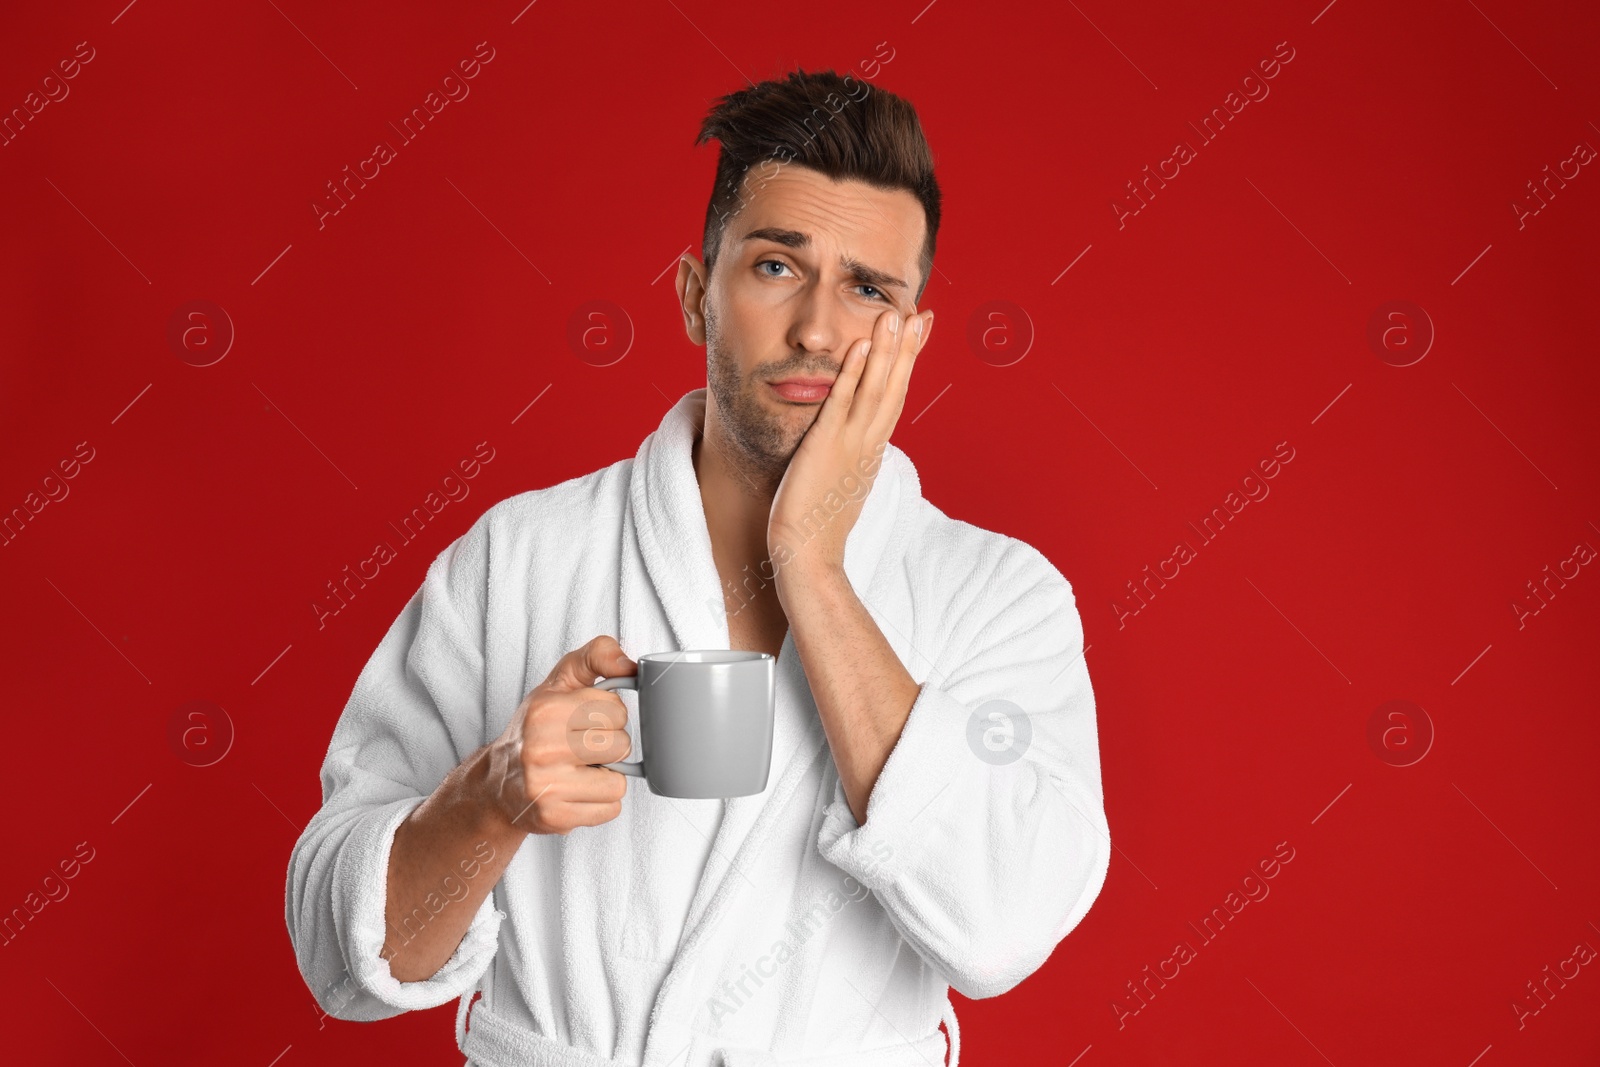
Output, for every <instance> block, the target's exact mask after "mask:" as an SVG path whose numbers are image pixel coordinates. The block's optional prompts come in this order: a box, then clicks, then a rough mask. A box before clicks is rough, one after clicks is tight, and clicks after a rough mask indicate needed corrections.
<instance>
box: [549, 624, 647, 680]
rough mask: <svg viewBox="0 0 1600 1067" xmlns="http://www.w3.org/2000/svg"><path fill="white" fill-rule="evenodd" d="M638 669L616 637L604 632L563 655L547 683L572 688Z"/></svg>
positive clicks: (625, 674) (621, 675)
mask: <svg viewBox="0 0 1600 1067" xmlns="http://www.w3.org/2000/svg"><path fill="white" fill-rule="evenodd" d="M638 669H639V665H638V664H637V663H635V662H634V661H633V660H631V659H629V658H628V655H627V653H625V652H623V651H622V645H620V644H619V643H618V642H617V639H616V638H615V637H612V636H611V635H610V634H600V635H599V636H597V637H594V638H591V639H590V640H589V641H588V642H587V643H585V644H583V645H581V646H580V647H578V648H575V649H573V650H572V651H571V652H568V653H567V654H566V655H565V656H562V657H561V659H560V661H559V662H558V663H556V665H555V668H554V669H553V670H552V671H551V672H550V676H549V677H548V678H546V679H545V684H546V685H549V686H552V687H554V688H556V689H560V690H563V691H570V690H573V689H582V688H585V687H586V686H591V685H593V684H594V683H595V681H596V680H597V679H599V678H621V677H625V676H627V675H630V674H633V673H634V672H635V671H637V670H638Z"/></svg>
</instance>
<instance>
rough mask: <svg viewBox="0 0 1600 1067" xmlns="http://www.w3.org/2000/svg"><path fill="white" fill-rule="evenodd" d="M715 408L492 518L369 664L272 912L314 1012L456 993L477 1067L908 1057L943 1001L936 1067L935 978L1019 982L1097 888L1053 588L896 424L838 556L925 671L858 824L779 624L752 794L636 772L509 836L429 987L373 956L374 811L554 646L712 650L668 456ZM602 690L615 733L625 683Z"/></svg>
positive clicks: (922, 1048) (499, 722)
mask: <svg viewBox="0 0 1600 1067" xmlns="http://www.w3.org/2000/svg"><path fill="white" fill-rule="evenodd" d="M705 405H706V391H705V389H703V388H701V389H696V390H693V391H691V392H690V393H688V394H687V395H685V396H684V397H683V398H682V399H680V400H679V401H678V402H677V404H675V405H674V406H673V407H672V409H671V410H670V411H668V412H667V414H666V416H665V418H664V419H663V420H662V422H661V425H660V426H659V427H658V428H657V429H656V430H655V431H654V432H652V433H651V434H649V435H648V436H647V437H646V438H645V440H644V442H643V444H642V445H641V446H640V448H639V451H638V454H637V455H636V456H635V457H634V458H633V459H631V460H622V461H619V462H617V463H615V464H612V465H611V466H609V467H606V468H604V469H601V470H599V471H595V472H594V473H592V474H589V475H586V476H582V477H578V478H573V479H570V480H568V481H565V482H562V483H560V484H558V485H554V486H550V487H548V488H544V489H539V490H534V491H530V492H526V493H522V494H519V495H516V496H513V497H509V498H507V499H505V500H502V501H500V502H499V503H497V504H495V505H494V506H493V507H491V508H489V509H488V510H487V511H486V512H485V513H484V514H483V515H482V516H481V517H480V518H479V519H478V520H477V521H476V522H475V523H474V524H473V525H472V527H471V528H470V529H469V530H467V532H466V533H464V534H463V535H462V536H461V537H460V538H459V539H458V540H456V541H455V542H454V543H452V544H451V545H450V546H449V547H447V548H446V549H445V550H444V551H443V552H441V553H440V554H439V556H438V557H437V558H436V559H435V560H434V561H433V563H432V564H431V566H430V567H429V568H428V572H427V575H426V577H425V578H424V579H423V582H422V585H421V588H420V589H418V590H417V592H416V593H415V594H414V595H413V596H412V597H411V599H410V601H409V602H408V603H407V604H406V606H405V608H404V609H403V610H402V611H401V612H400V615H399V617H398V618H397V619H396V620H395V621H394V623H393V625H392V626H391V627H390V629H389V631H388V632H387V634H386V635H385V636H384V638H383V640H382V641H381V642H380V643H379V645H378V648H377V650H376V651H375V652H374V653H373V655H372V657H371V659H370V660H369V661H368V662H367V664H366V666H365V667H364V668H363V670H362V671H361V673H360V676H359V677H358V678H357V680H356V683H355V687H354V689H353V691H352V692H351V694H350V699H349V701H348V703H347V705H346V706H345V709H344V712H343V714H342V715H341V716H340V718H339V721H338V724H337V726H336V727H335V729H334V732H333V738H332V741H331V743H330V745H329V748H328V753H327V757H326V759H325V761H324V763H323V766H322V787H323V804H322V808H321V809H320V810H319V811H318V812H317V814H316V816H315V817H314V818H313V819H312V820H311V823H310V824H309V825H308V826H307V827H306V829H305V831H304V833H303V834H302V835H301V836H300V839H299V841H298V842H297V844H296V846H295V849H294V853H293V856H292V858H291V860H290V864H289V873H288V885H287V892H286V901H285V910H286V918H287V922H288V926H289V932H290V936H291V939H292V941H293V943H294V948H295V954H296V957H297V959H298V962H299V965H300V970H301V973H302V975H303V976H304V977H305V980H306V982H307V984H308V986H309V987H310V989H311V991H312V993H313V994H314V995H315V996H316V998H317V1000H318V1002H319V1003H320V1004H321V1005H322V1006H323V1008H324V1009H325V1010H326V1011H328V1012H329V1013H330V1014H332V1015H334V1016H336V1017H338V1018H343V1019H354V1020H375V1019H383V1018H387V1017H389V1016H393V1015H397V1014H399V1013H401V1012H404V1011H409V1010H413V1009H418V1008H430V1007H434V1006H436V1005H440V1004H444V1003H446V1002H448V1001H450V1000H454V999H457V998H460V1002H461V1003H460V1008H459V1010H458V1012H457V1041H458V1044H459V1046H460V1048H461V1049H462V1051H463V1052H464V1053H465V1054H466V1055H467V1056H468V1057H469V1061H470V1063H471V1064H474V1065H478V1067H512V1065H513V1064H515V1065H519V1067H521V1065H528V1064H551V1065H558V1064H559V1065H563V1067H565V1065H583V1067H612V1065H624V1064H626V1065H644V1067H667V1065H668V1064H672V1065H674V1067H677V1065H685V1067H719V1065H720V1067H787V1065H802V1064H804V1065H811V1064H817V1065H821V1064H824V1063H826V1064H832V1065H844V1067H898V1065H900V1064H905V1065H907V1067H912V1065H921V1067H925V1065H927V1064H929V1063H939V1062H940V1061H941V1060H942V1059H943V1057H944V1053H945V1050H946V1042H945V1037H944V1036H943V1035H941V1034H940V1032H939V1029H938V1027H939V1024H940V1022H941V1021H942V1022H943V1023H944V1024H945V1030H946V1031H947V1032H948V1034H949V1038H950V1046H951V1047H950V1049H949V1051H950V1065H951V1067H956V1064H957V1063H958V1061H959V1056H960V1036H959V1030H958V1028H957V1024H956V1019H955V1014H954V1010H953V1009H952V1007H951V1005H950V1001H949V997H948V990H949V989H950V988H954V989H956V990H957V991H958V992H960V993H961V994H962V995H963V996H966V997H969V998H982V997H993V996H998V995H1000V994H1002V993H1004V992H1006V991H1007V990H1009V989H1011V988H1012V987H1013V986H1015V985H1016V984H1017V983H1019V982H1020V981H1022V980H1023V979H1024V978H1025V977H1027V976H1028V975H1029V974H1031V973H1033V972H1034V971H1035V970H1037V969H1038V968H1039V967H1040V966H1041V965H1042V964H1043V963H1044V961H1045V960H1046V959H1047V958H1048V957H1049V956H1050V955H1051V953H1052V951H1053V950H1054V949H1055V947H1056V945H1057V944H1058V943H1059V942H1060V941H1061V940H1062V939H1063V938H1064V937H1065V936H1066V935H1067V933H1068V932H1069V931H1071V930H1072V929H1073V927H1075V926H1076V925H1077V924H1078V922H1079V921H1080V920H1081V919H1082V918H1083V917H1084V915H1085V913H1086V912H1087V911H1088V910H1089V907H1090V905H1091V904H1092V903H1093V902H1094V899H1095V897H1096V896H1097V895H1098V894H1099V891H1100V888H1101V886H1102V884H1103V883H1104V880H1105V875H1106V868H1107V865H1108V863H1109V861H1110V849H1111V843H1110V835H1109V831H1108V828H1107V825H1106V819H1105V813H1104V808H1103V801H1102V791H1101V778H1100V760H1099V746H1098V738H1097V735H1096V729H1095V704H1094V694H1093V692H1092V690H1091V688H1090V682H1089V674H1088V668H1087V666H1086V664H1085V662H1084V659H1083V655H1082V652H1083V630H1082V625H1081V622H1080V619H1079V616H1078V612H1077V607H1076V603H1075V600H1074V597H1073V593H1072V588H1071V586H1070V585H1069V584H1068V582H1067V580H1066V579H1065V578H1064V577H1063V576H1062V575H1061V573H1060V572H1059V571H1058V570H1057V569H1056V568H1055V567H1054V566H1053V565H1052V564H1051V563H1050V562H1049V561H1048V560H1047V559H1045V557H1044V556H1043V555H1041V554H1040V553H1039V552H1038V551H1037V550H1035V549H1033V548H1032V547H1030V546H1029V545H1027V544H1025V543H1023V542H1021V541H1018V540H1016V539H1014V538H1011V537H1007V536H1005V535H1002V534H998V533H993V532H990V531H987V530H983V529H980V528H978V527H975V526H972V525H970V524H968V523H965V522H961V521H959V520H955V519H952V518H949V517H947V516H946V515H945V514H944V513H943V512H941V511H940V510H939V509H938V508H936V507H934V506H933V505H932V504H931V503H929V502H928V501H927V500H925V499H924V498H923V497H922V492H921V483H920V481H919V479H918V477H917V472H916V469H915V468H914V467H913V466H912V464H911V461H910V460H909V459H908V458H907V457H906V455H905V454H904V453H903V452H902V451H901V450H900V449H899V448H897V447H895V446H894V445H893V444H891V445H889V446H888V448H887V450H886V452H885V455H884V457H883V461H882V464H881V467H880V470H879V473H878V476H877V478H876V481H875V482H874V484H873V486H872V489H871V492H870V493H869V495H868V496H867V498H866V500H865V502H864V503H863V506H862V511H861V514H860V515H859V517H858V519H857V521H856V524H855V525H854V526H853V527H852V529H851V531H850V533H849V536H848V538H847V541H846V548H845V559H844V567H845V573H846V575H847V577H848V578H849V580H850V582H851V585H852V587H853V588H854V589H855V590H856V592H857V594H858V595H859V596H860V597H861V600H862V602H863V603H864V604H866V605H867V607H868V609H869V611H870V612H871V614H872V616H873V618H874V620H875V621H876V622H877V624H878V626H879V628H880V629H881V630H882V632H883V634H884V636H885V637H886V639H887V640H888V642H889V644H890V645H891V646H892V648H893V649H894V652H895V654H896V655H897V656H898V657H899V659H900V661H901V663H903V664H904V665H905V668H906V670H907V672H908V673H909V674H910V675H911V676H912V677H913V678H914V679H915V680H916V681H917V682H918V684H919V686H920V688H919V691H918V695H917V698H916V702H915V703H914V704H913V706H912V708H911V712H910V717H909V718H908V719H907V721H906V723H905V727H904V729H903V730H902V732H901V735H900V737H899V739H898V741H897V743H896V745H895V747H894V749H893V751H892V752H891V753H890V756H889V759H888V762H887V763H886V764H885V766H884V768H883V770H882V772H881V774H880V776H879V778H878V781H877V782H876V784H875V786H874V788H873V790H872V793H871V797H870V799H869V802H868V806H867V818H866V822H865V823H864V824H861V825H858V824H857V822H856V820H855V817H854V816H853V815H852V813H851V811H850V808H849V805H848V803H847V802H846V799H845V795H844V788H843V786H842V785H841V784H840V781H839V776H838V772H837V769H836V767H835V765H834V761H833V759H832V754H831V752H830V750H829V748H828V744H827V739H826V737H825V735H824V733H823V730H822V724H821V720H820V718H819V716H818V712H817V706H816V703H815V702H814V700H813V698H812V694H811V690H810V688H809V686H808V684H807V681H806V675H805V672H804V670H803V669H802V664H801V661H800V658H799V655H798V653H797V652H796V650H795V646H794V642H793V638H792V635H791V636H790V637H788V638H786V639H785V641H784V644H783V647H782V650H781V653H780V654H779V656H778V661H777V711H776V715H777V718H776V721H775V724H774V750H773V761H772V774H771V777H770V778H769V780H768V784H767V788H766V790H765V791H764V792H762V793H760V794H758V795H754V796H748V797H738V798H734V799H731V800H677V799H671V798H667V797H661V796H657V795H656V794H654V793H652V792H651V791H650V790H649V788H648V786H647V785H645V784H644V783H643V781H642V780H630V782H629V785H628V794H627V796H626V798H625V799H624V801H623V804H622V813H621V814H620V815H619V816H618V817H617V818H616V819H614V820H612V821H611V822H608V823H606V824H604V825H601V826H597V827H583V828H579V829H577V830H575V831H574V832H573V833H571V834H570V835H566V836H561V835H530V836H529V837H527V838H526V839H525V840H524V841H523V843H522V844H521V846H520V847H519V848H518V850H517V853H516V855H515V857H514V858H513V859H512V861H511V863H510V866H509V867H508V868H507V869H506V871H505V874H504V876H503V877H502V879H501V881H500V883H499V884H498V885H497V886H496V887H495V889H494V891H493V893H492V894H491V895H490V896H489V897H488V898H487V899H486V900H485V901H484V902H483V905H482V907H481V908H480V909H479V910H478V912H477V914H476V915H475V917H474V919H473V921H472V924H471V927H470V929H468V931H467V933H466V936H465V937H464V938H463V939H462V941H461V944H460V946H459V947H458V948H457V949H456V951H455V954H454V955H453V956H452V957H451V958H450V959H449V961H448V962H446V963H445V964H444V965H443V966H442V967H441V968H440V969H439V971H438V972H437V973H436V974H435V975H434V976H433V977H431V978H429V979H426V980H424V981H417V982H400V981H397V980H396V979H395V978H394V977H393V975H392V974H391V973H390V971H389V965H388V963H387V962H386V961H385V960H383V959H381V958H380V957H379V955H378V952H379V950H380V949H381V948H382V945H383V942H384V933H385V928H384V919H385V915H384V905H385V881H386V872H387V867H388V855H389V848H390V845H391V843H392V841H393V837H394V832H395V829H396V828H397V827H398V826H399V824H400V823H401V822H402V821H404V819H405V818H406V817H407V816H408V815H409V814H410V813H411V811H412V810H413V809H414V808H415V807H416V806H417V805H418V804H420V803H421V802H422V800H423V799H424V798H425V797H426V796H427V795H428V794H429V793H431V792H432V791H433V789H434V788H435V787H437V785H438V784H439V782H440V781H441V780H442V779H443V778H444V776H445V775H446V774H447V773H448V772H449V771H450V770H451V769H452V768H454V767H455V766H456V765H457V764H458V763H460V762H461V761H462V760H463V759H465V758H466V757H467V756H468V755H470V754H471V753H472V752H473V751H474V750H476V749H477V748H479V747H480V746H482V745H484V744H486V743H488V742H489V741H491V740H492V739H494V738H495V737H496V736H497V735H498V734H499V733H500V732H501V731H502V730H503V729H504V727H505V724H506V723H507V721H508V720H509V719H510V716H511V715H512V713H513V712H514V710H515V709H516V707H517V706H518V704H519V703H520V702H521V701H522V699H523V697H524V696H525V695H526V694H527V693H528V692H529V691H530V690H531V689H533V688H534V687H535V686H537V685H538V684H540V683H541V682H543V680H544V679H545V677H546V676H547V674H548V673H549V671H550V670H551V668H552V667H554V666H555V664H556V661H557V660H559V659H560V658H561V657H562V656H563V655H564V654H566V653H567V652H568V651H570V650H572V649H574V648H577V647H579V646H580V645H582V644H584V643H585V642H586V641H588V640H589V639H591V638H592V637H594V636H596V635H597V634H613V635H615V636H616V637H617V638H618V640H619V641H620V643H621V645H622V648H623V650H624V651H625V652H627V653H628V654H629V655H630V656H632V657H634V658H635V659H637V658H638V657H639V656H641V655H643V654H645V653H650V652H660V651H669V650H673V649H715V648H727V647H729V639H728V624H727V611H726V608H725V606H724V600H723V596H722V585H721V582H720V580H719V577H718V574H717V571H716V568H715V566H714V564H713V561H712V555H711V542H710V535H709V533H708V530H707V526H706V519H705V513H704V509H703V507H702V505H701V499H700V490H699V483H698V480H697V478H696V475H695V472H694V466H693V463H692V456H691V447H692V445H693V442H694V440H695V438H696V436H698V435H700V434H701V433H702V431H703V427H704V418H705ZM845 488H846V491H850V490H849V488H848V487H845ZM854 491H855V492H859V488H857V489H856V490H854ZM619 696H620V698H621V699H622V700H623V702H624V704H625V705H626V706H627V707H628V711H629V726H630V730H631V728H632V726H633V724H635V723H637V721H638V719H637V712H638V707H637V703H636V701H637V696H636V694H634V693H633V692H632V691H628V690H624V691H621V692H620V693H619ZM634 744H635V754H636V755H638V754H643V750H642V747H641V746H640V745H639V742H638V738H637V735H636V736H635V741H634ZM646 755H647V754H646ZM480 991H481V993H482V997H481V998H479V999H478V1000H477V1001H476V1003H475V1004H474V1003H473V996H474V994H475V993H477V992H480ZM469 1006H470V1013H469Z"/></svg>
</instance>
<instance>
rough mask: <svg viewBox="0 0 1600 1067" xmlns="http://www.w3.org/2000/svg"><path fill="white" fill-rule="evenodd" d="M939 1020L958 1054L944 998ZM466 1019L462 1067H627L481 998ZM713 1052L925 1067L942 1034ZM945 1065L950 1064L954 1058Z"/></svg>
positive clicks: (755, 1066) (783, 1063) (745, 1060)
mask: <svg viewBox="0 0 1600 1067" xmlns="http://www.w3.org/2000/svg"><path fill="white" fill-rule="evenodd" d="M941 1017H942V1019H943V1021H944V1024H945V1028H946V1029H947V1030H949V1032H950V1035H951V1044H952V1052H957V1053H958V1052H959V1050H960V1048H961V1038H960V1036H959V1035H960V1031H959V1030H957V1029H956V1021H955V1009H954V1007H953V1006H952V1005H951V1004H950V998H949V997H946V998H945V1002H944V1010H943V1012H942V1013H941ZM470 1019H471V1022H470V1024H469V1027H468V1030H467V1034H466V1041H465V1043H464V1044H463V1045H462V1046H461V1051H462V1052H463V1053H465V1054H466V1056H467V1067H627V1065H625V1064H623V1063H622V1062H621V1061H619V1060H613V1059H608V1058H607V1057H605V1056H596V1055H595V1054H593V1053H591V1052H585V1051H583V1050H582V1049H576V1048H571V1047H569V1046H567V1045H563V1044H561V1043H560V1042H559V1041H553V1040H551V1039H550V1038H548V1037H545V1036H544V1035H542V1034H537V1033H534V1032H533V1031H532V1030H529V1029H527V1028H525V1027H522V1026H519V1025H517V1024H516V1023H513V1022H511V1021H509V1020H507V1019H505V1018H502V1017H501V1016H498V1015H495V1014H493V1013H492V1012H490V1011H488V1010H487V1009H486V1008H485V1007H484V1004H483V1002H482V1001H481V1000H480V1001H478V1002H477V1003H476V1004H474V1005H473V1006H472V1014H471V1016H470ZM693 1039H694V1040H696V1041H706V1040H710V1039H709V1038H708V1037H707V1036H706V1035H703V1034H697V1035H693ZM716 1051H717V1053H718V1054H719V1055H720V1057H721V1058H720V1059H713V1060H712V1063H713V1064H714V1065H716V1067H930V1065H941V1064H943V1063H944V1061H945V1035H944V1034H941V1033H939V1032H938V1031H937V1030H935V1031H934V1032H933V1033H932V1034H929V1035H928V1036H926V1037H923V1038H921V1039H919V1040H917V1041H913V1042H911V1043H910V1044H903V1045H890V1046H887V1047H885V1048H878V1049H870V1050H867V1051H862V1052H850V1053H830V1054H827V1055H821V1056H801V1057H795V1058H784V1057H779V1056H777V1055H774V1054H773V1053H771V1052H768V1051H767V1050H765V1049H757V1048H740V1047H733V1046H720V1047H718V1048H717V1050H716ZM680 1055H681V1053H680ZM680 1062H681V1061H680ZM691 1062H692V1060H691ZM950 1062H951V1063H952V1064H953V1063H955V1062H956V1058H955V1056H952V1057H951V1061H950Z"/></svg>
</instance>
